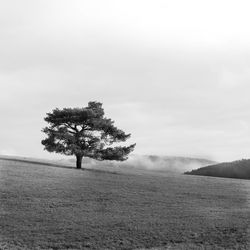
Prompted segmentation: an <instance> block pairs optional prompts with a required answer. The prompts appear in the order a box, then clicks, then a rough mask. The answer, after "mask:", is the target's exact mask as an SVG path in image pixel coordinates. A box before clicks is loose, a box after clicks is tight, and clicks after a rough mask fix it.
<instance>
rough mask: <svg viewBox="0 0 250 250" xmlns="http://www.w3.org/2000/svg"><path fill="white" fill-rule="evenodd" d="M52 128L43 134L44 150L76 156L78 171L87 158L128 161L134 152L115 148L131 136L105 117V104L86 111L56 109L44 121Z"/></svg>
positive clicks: (95, 104) (91, 107)
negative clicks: (130, 154) (114, 145)
mask: <svg viewBox="0 0 250 250" xmlns="http://www.w3.org/2000/svg"><path fill="white" fill-rule="evenodd" d="M44 120H45V121H46V122H48V124H49V126H48V127H45V128H44V129H43V130H42V131H43V132H44V133H45V134H46V135H47V138H46V139H44V140H42V144H43V145H44V149H45V150H47V151H49V152H56V153H61V154H65V155H75V156H76V158H77V168H81V162H82V158H83V157H90V158H94V159H97V160H117V161H124V160H126V159H127V157H128V154H129V153H130V152H132V151H133V149H134V147H135V144H133V145H130V146H127V147H125V146H116V147H111V145H112V144H113V143H120V142H124V141H126V140H127V139H128V138H129V137H130V134H125V132H123V131H122V130H120V129H118V128H117V127H115V126H114V121H112V120H111V119H108V118H106V117H104V110H103V108H102V104H101V103H99V102H89V103H88V106H87V107H85V108H64V109H62V110H60V109H58V108H57V109H54V110H53V111H52V112H51V113H47V116H46V117H45V119H44Z"/></svg>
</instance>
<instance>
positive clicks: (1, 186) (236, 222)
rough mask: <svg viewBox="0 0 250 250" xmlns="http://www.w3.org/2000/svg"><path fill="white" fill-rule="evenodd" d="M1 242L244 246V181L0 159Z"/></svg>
mask: <svg viewBox="0 0 250 250" xmlns="http://www.w3.org/2000/svg"><path fill="white" fill-rule="evenodd" d="M104 170H105V169H104ZM118 172H119V171H118ZM0 249H250V182H249V181H247V180H234V179H223V178H213V177H202V176H189V175H171V176H168V175H167V174H166V173H165V174H163V175H162V176H160V175H159V173H157V174H154V173H153V172H148V173H146V172H140V171H138V172H136V173H134V174H132V173H129V171H127V172H126V171H125V172H123V173H115V171H114V172H110V170H108V171H107V172H105V171H99V170H94V171H93V170H85V171H82V170H76V169H70V168H59V167H53V166H44V165H38V164H35V165H34V164H29V163H25V162H23V163H21V162H12V161H6V160H0Z"/></svg>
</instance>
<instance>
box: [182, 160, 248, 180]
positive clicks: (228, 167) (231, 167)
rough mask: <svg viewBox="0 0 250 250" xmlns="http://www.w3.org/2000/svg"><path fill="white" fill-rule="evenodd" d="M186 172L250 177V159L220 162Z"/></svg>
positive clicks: (241, 177) (216, 175)
mask: <svg viewBox="0 0 250 250" xmlns="http://www.w3.org/2000/svg"><path fill="white" fill-rule="evenodd" d="M185 174H190V175H204V176H215V177H225V178H238V179H250V160H245V159H243V160H240V161H233V162H225V163H220V164H216V165H211V166H207V167H203V168H199V169H197V170H192V171H190V172H186V173H185Z"/></svg>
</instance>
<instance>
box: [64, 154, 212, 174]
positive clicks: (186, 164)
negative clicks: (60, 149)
mask: <svg viewBox="0 0 250 250" xmlns="http://www.w3.org/2000/svg"><path fill="white" fill-rule="evenodd" d="M69 162H71V163H74V162H75V159H69ZM84 164H86V165H88V166H97V165H104V166H106V167H126V168H135V169H145V170H155V171H170V172H176V173H183V172H185V171H189V170H191V169H194V168H200V167H204V166H207V165H211V164H215V162H214V161H211V160H207V159H199V158H190V157H177V156H158V155H136V154H132V155H131V156H130V157H129V159H128V160H127V161H124V162H118V161H102V162H100V161H97V160H94V159H91V158H84V159H83V167H84Z"/></svg>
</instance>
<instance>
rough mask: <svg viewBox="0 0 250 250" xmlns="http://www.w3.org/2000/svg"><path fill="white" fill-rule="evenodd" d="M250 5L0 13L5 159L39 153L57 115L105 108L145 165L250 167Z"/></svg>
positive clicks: (2, 9) (17, 6)
mask: <svg viewBox="0 0 250 250" xmlns="http://www.w3.org/2000/svg"><path fill="white" fill-rule="evenodd" d="M249 9H250V3H249V1H240V0H238V1H230V0H210V1H205V0H204V1H203V0H196V1H195V0H189V1H186V0H174V1H170V0H169V1H167V0H162V1H161V0H126V1H121V0H105V1H104V0H99V1H97V0H91V1H87V0H74V1H70V0H67V1H66V0H41V1H39V0H22V1H19V0H16V1H14V0H8V1H1V3H0V31H1V32H0V87H1V88H0V114H1V125H0V126H1V127H0V153H1V154H14V155H21V156H33V157H40V158H44V157H48V158H49V157H52V156H53V155H52V154H49V153H47V152H44V151H43V147H42V145H41V143H40V141H41V139H42V138H43V134H42V132H41V129H42V127H44V126H46V124H45V122H44V121H43V118H44V116H45V114H46V113H47V112H50V111H51V110H52V109H53V108H55V107H58V108H64V107H85V106H86V105H87V103H88V102H89V101H95V100H96V101H100V102H103V105H104V109H105V112H106V116H107V117H109V118H112V119H113V120H115V121H116V125H117V126H118V127H119V128H121V129H124V130H125V132H130V133H131V134H132V138H131V140H130V142H131V143H132V142H136V143H137V147H136V150H135V153H137V154H160V155H177V156H195V157H205V158H209V159H213V160H217V161H227V160H236V159H241V158H250V98H249V93H250V29H249V24H250V15H249Z"/></svg>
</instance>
